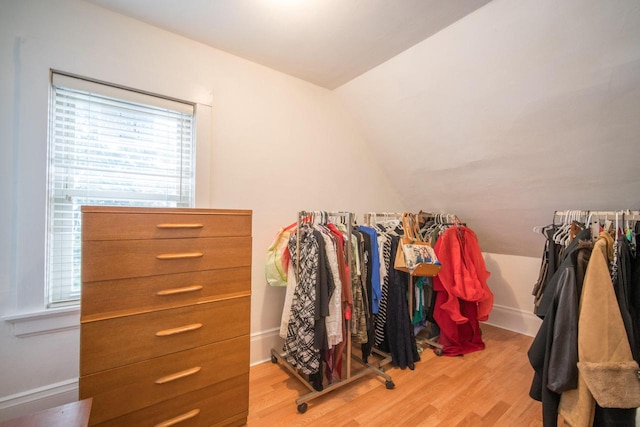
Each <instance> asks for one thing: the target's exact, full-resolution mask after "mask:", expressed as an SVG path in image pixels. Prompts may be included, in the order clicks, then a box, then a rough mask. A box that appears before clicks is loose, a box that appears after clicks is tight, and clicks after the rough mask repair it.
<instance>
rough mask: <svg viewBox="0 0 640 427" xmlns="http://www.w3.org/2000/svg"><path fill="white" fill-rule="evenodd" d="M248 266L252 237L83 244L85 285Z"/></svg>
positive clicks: (98, 241) (99, 241) (114, 241)
mask: <svg viewBox="0 0 640 427" xmlns="http://www.w3.org/2000/svg"><path fill="white" fill-rule="evenodd" d="M249 265H251V237H211V238H203V239H163V240H89V241H84V242H83V243H82V282H83V283H84V282H95V281H99V280H112V279H125V278H131V277H144V276H157V275H163V274H172V273H184V272H188V271H202V270H214V269H219V268H232V267H245V266H249Z"/></svg>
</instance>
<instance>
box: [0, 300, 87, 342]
mask: <svg viewBox="0 0 640 427" xmlns="http://www.w3.org/2000/svg"><path fill="white" fill-rule="evenodd" d="M2 320H4V321H5V322H9V323H12V324H13V334H14V335H15V336H16V337H19V338H25V337H31V336H34V335H44V334H52V333H56V332H60V331H68V330H73V329H77V328H79V327H80V306H73V307H64V308H52V309H48V310H42V311H36V312H31V313H20V314H14V315H10V316H4V317H3V318H2Z"/></svg>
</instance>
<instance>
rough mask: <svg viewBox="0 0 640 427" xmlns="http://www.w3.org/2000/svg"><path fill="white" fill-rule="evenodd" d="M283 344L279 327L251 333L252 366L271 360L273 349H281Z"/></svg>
mask: <svg viewBox="0 0 640 427" xmlns="http://www.w3.org/2000/svg"><path fill="white" fill-rule="evenodd" d="M283 344H284V340H283V339H282V338H280V328H279V327H278V328H273V329H268V330H266V331H261V332H256V333H253V334H251V358H250V363H251V366H254V365H258V364H260V363H263V362H266V361H267V360H271V349H272V348H275V349H277V350H278V351H279V350H281V349H282V346H283Z"/></svg>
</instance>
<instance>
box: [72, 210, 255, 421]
mask: <svg viewBox="0 0 640 427" xmlns="http://www.w3.org/2000/svg"><path fill="white" fill-rule="evenodd" d="M250 298H251V211H244V210H211V209H164V208H160V209H157V208H119V207H88V206H86V207H83V209H82V304H81V327H80V399H85V398H88V397H92V398H93V406H92V410H91V418H90V421H89V425H99V426H136V427H138V426H158V427H168V426H173V425H175V426H179V427H183V426H210V425H242V424H244V423H246V418H247V413H248V402H249V401H248V391H249V383H248V381H249V320H250Z"/></svg>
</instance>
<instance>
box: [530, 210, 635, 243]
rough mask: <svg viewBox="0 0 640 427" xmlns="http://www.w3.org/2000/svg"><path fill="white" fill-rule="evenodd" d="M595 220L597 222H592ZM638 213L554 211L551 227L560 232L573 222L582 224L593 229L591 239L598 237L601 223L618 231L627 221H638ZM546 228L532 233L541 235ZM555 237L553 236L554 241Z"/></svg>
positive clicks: (535, 228)
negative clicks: (557, 219) (557, 220)
mask: <svg viewBox="0 0 640 427" xmlns="http://www.w3.org/2000/svg"><path fill="white" fill-rule="evenodd" d="M556 218H560V222H558V223H556ZM596 218H597V221H594V220H595V219H596ZM639 220H640V211H637V210H636V211H633V210H629V209H626V210H619V211H590V210H565V211H554V212H553V221H552V225H553V226H554V227H558V229H560V230H562V229H563V228H564V229H565V230H566V229H567V228H568V227H569V226H570V225H571V224H572V223H573V222H574V221H577V222H580V223H582V225H584V226H585V227H592V226H593V227H595V228H594V229H592V237H593V238H594V239H595V238H597V236H598V232H597V230H598V224H599V223H600V222H602V221H605V223H607V222H608V223H609V225H610V226H613V225H615V229H616V230H619V229H620V226H624V223H625V222H628V221H639ZM546 227H547V226H542V227H534V228H533V231H535V232H538V233H542V232H543V231H542V230H543V229H544V228H546ZM555 239H556V236H555V235H554V240H555Z"/></svg>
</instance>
